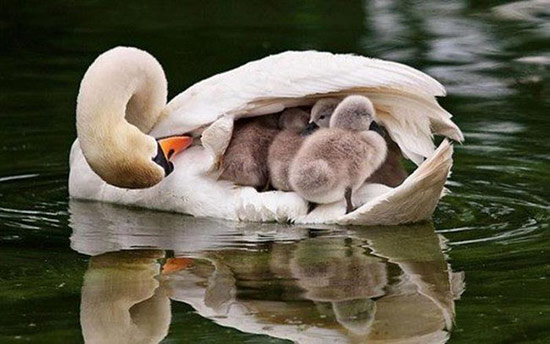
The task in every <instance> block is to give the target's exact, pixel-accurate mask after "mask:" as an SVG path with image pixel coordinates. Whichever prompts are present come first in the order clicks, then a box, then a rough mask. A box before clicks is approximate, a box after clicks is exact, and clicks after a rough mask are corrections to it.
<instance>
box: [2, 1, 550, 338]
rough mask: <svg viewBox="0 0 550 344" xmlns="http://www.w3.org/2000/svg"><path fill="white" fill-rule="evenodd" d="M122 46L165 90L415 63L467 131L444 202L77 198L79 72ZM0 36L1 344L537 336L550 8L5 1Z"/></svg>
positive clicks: (547, 192) (545, 317)
mask: <svg viewBox="0 0 550 344" xmlns="http://www.w3.org/2000/svg"><path fill="white" fill-rule="evenodd" d="M117 45H128V46H136V47H140V48H142V49H145V50H147V51H149V52H151V53H152V54H153V55H154V56H156V57H157V58H158V60H159V61H160V62H161V64H162V65H163V67H164V69H165V72H166V75H167V77H168V81H169V92H170V97H173V96H175V95H176V94H178V93H179V92H181V91H182V90H184V89H186V88H187V87H189V86H190V85H192V84H193V83H195V82H198V81H200V80H201V79H203V78H206V77H208V76H211V75H213V74H216V73H219V72H222V71H225V70H227V69H230V68H233V67H236V66H239V65H241V64H243V63H245V62H247V61H250V60H253V59H257V58H261V57H263V56H266V55H269V54H272V53H277V52H281V51H285V50H291V49H294V50H307V49H316V50H326V51H332V52H346V53H357V54H361V55H366V56H372V57H379V58H385V59H390V60H395V61H399V62H403V63H406V64H408V65H411V66H413V67H415V68H418V69H420V70H422V71H424V72H426V73H428V74H430V75H432V76H434V77H435V78H437V79H438V80H439V81H441V82H442V83H443V84H444V85H445V86H446V88H447V90H448V96H447V97H446V98H443V99H441V100H440V102H441V104H442V105H443V106H444V107H445V108H446V109H447V110H449V111H450V112H451V113H452V114H454V116H455V117H454V121H455V122H456V123H457V124H458V125H459V126H460V127H461V128H462V130H463V131H464V133H465V136H466V142H465V143H464V144H463V145H457V146H456V147H455V155H454V167H453V174H452V177H451V179H450V181H449V183H448V185H447V186H448V188H449V189H450V190H451V191H452V193H451V194H450V195H449V196H447V197H445V198H444V199H443V200H442V202H441V203H440V205H439V207H438V209H437V211H436V213H435V215H434V218H433V222H430V223H424V224H418V225H413V226H401V227H386V228H384V227H376V228H360V227H350V228H325V229H312V228H304V227H292V226H282V225H260V224H248V225H238V224H234V223H227V222H224V221H217V220H206V219H193V218H190V217H186V216H182V215H176V214H165V213H157V212H152V211H146V210H139V209H128V208H122V207H117V206H111V205H104V204H97V203H83V202H75V201H69V199H68V192H67V178H68V152H69V148H70V145H71V144H72V142H73V140H74V138H75V135H76V133H75V128H74V116H75V113H74V109H75V100H76V95H77V91H78V87H79V82H80V79H81V77H82V75H83V74H84V72H85V70H86V68H87V66H88V65H89V64H90V63H91V62H92V61H93V60H94V59H95V57H96V56H97V55H98V54H100V53H101V52H103V51H105V50H107V49H109V48H112V47H114V46H117ZM0 46H1V47H0V343H20V342H32V343H79V342H83V341H84V339H85V338H86V340H87V341H88V342H90V343H155V342H159V341H162V343H222V342H223V343H241V342H244V343H270V342H279V341H284V340H283V339H284V338H290V339H294V340H301V341H304V342H308V341H309V342H323V341H325V342H337V341H340V342H351V343H359V342H365V341H366V340H367V339H366V338H370V339H378V340H380V341H383V340H387V339H394V340H396V341H397V340H405V339H410V340H414V341H413V342H417V343H440V342H446V341H448V342H449V343H550V285H549V283H550V255H549V254H548V249H549V247H548V245H549V244H550V240H549V239H550V234H549V232H548V227H549V223H550V4H548V3H546V4H544V3H543V2H542V1H522V2H519V3H514V4H506V3H505V2H503V1H466V0H464V1H397V0H396V1H391V0H389V1H346V2H343V1H320V2H314V1H305V2H299V1H258V2H255V1H242V2H241V1H239V2H236V1H204V2H191V1H183V2H144V1H135V2H125V1H119V2H115V1H102V0H99V1H86V2H68V1H42V2H38V1H28V2H21V1H10V0H8V1H2V2H1V3H0ZM174 258H175V259H174ZM170 264H176V266H179V267H180V269H179V270H178V271H175V272H172V273H161V271H160V270H161V267H162V266H164V267H165V268H166V267H167V266H169V265H170ZM178 264H179V265H178Z"/></svg>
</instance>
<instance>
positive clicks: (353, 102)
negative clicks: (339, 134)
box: [330, 96, 375, 131]
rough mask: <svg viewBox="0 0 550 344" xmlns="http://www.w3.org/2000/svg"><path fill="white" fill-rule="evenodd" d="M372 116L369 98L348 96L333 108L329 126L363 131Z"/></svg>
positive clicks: (372, 111)
mask: <svg viewBox="0 0 550 344" xmlns="http://www.w3.org/2000/svg"><path fill="white" fill-rule="evenodd" d="M374 116H375V109H374V105H373V104H372V102H371V101H370V99H369V98H367V97H364V96H348V97H346V98H345V99H344V100H342V102H341V103H340V104H338V106H337V107H336V109H335V110H334V113H333V114H332V117H331V118H330V127H334V128H343V129H348V130H355V131H365V130H369V128H370V125H371V123H372V122H373V120H374Z"/></svg>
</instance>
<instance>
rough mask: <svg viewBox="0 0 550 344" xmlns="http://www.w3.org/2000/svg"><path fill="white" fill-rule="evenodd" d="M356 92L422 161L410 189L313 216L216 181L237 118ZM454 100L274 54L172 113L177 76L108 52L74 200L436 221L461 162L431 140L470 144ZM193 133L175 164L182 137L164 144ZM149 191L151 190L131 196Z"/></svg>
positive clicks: (396, 76)
mask: <svg viewBox="0 0 550 344" xmlns="http://www.w3.org/2000/svg"><path fill="white" fill-rule="evenodd" d="M348 94H363V95H365V96H368V97H369V98H370V99H371V100H372V102H373V103H374V105H375V107H376V110H377V116H376V121H377V122H379V123H381V124H383V125H384V126H385V127H386V129H387V131H388V133H389V135H390V136H391V138H392V139H393V140H394V141H395V142H396V143H397V144H399V146H400V148H401V150H402V151H403V154H404V155H405V156H406V157H407V158H409V159H411V160H412V161H414V162H415V163H416V164H417V165H419V167H418V168H417V170H416V171H415V172H414V173H413V174H412V175H411V176H409V177H408V178H407V180H406V181H405V182H404V183H403V184H402V185H400V186H399V187H397V188H395V189H391V188H388V187H385V186H382V185H379V184H370V185H364V186H363V187H362V188H361V189H359V190H358V191H357V192H356V195H355V196H354V197H355V198H354V204H362V206H360V207H359V208H358V209H356V210H355V211H353V212H351V213H349V214H345V206H344V204H343V202H339V203H333V204H327V205H322V206H320V207H318V208H316V209H315V210H314V211H313V212H311V213H309V214H308V213H307V208H308V207H307V202H306V201H304V200H303V199H302V198H300V197H299V196H298V195H297V194H295V193H293V192H281V191H270V192H262V193H259V192H257V191H256V190H255V189H253V188H250V187H235V185H233V184H232V183H230V182H226V181H217V180H216V167H217V163H218V162H219V159H220V158H221V156H222V155H223V153H224V150H225V148H226V147H227V144H228V143H229V140H230V138H231V132H232V128H233V121H234V120H235V119H238V118H242V117H251V116H260V115H265V114H270V113H274V112H278V111H281V110H283V109H284V108H286V107H293V106H302V105H312V104H314V103H315V101H316V100H317V99H319V98H324V97H330V96H338V97H342V96H345V95H348ZM443 95H445V90H444V88H443V86H441V84H439V83H438V82H437V81H435V80H434V79H432V78H431V77H429V76H427V75H426V74H424V73H422V72H420V71H418V70H415V69H413V68H411V67H408V66H405V65H402V64H398V63H394V62H388V61H382V60H378V59H369V58H365V57H360V56H352V55H334V54H331V53H323V52H315V51H306V52H285V53H281V54H278V55H273V56H269V57H266V58H264V59H261V60H258V61H254V62H250V63H248V64H246V65H243V66H241V67H239V68H236V69H234V70H231V71H228V72H225V73H222V74H218V75H215V76H213V77H211V78H208V79H206V80H203V81H201V82H199V83H197V84H195V85H193V86H192V87H190V88H189V89H187V90H186V91H184V92H182V93H181V94H179V95H178V96H177V97H175V98H174V99H173V100H172V101H171V102H170V103H168V105H166V106H164V103H165V102H166V79H165V76H164V73H163V71H162V68H161V67H160V65H159V64H158V62H157V61H156V60H155V59H154V58H153V57H152V56H151V55H149V54H148V53H146V52H144V51H141V50H138V49H135V48H123V47H118V48H114V49H112V50H109V51H107V52H105V53H104V54H102V55H101V56H100V57H98V58H97V59H96V61H94V63H93V64H92V65H91V66H90V68H89V69H88V71H87V72H86V75H85V76H84V78H83V80H82V84H81V88H80V93H79V96H78V106H77V130H78V139H77V140H76V141H75V143H74V144H73V146H72V149H71V156H70V176H69V194H70V196H71V197H72V198H76V199H89V200H97V201H106V202H111V203H119V204H126V205H133V206H140V207H146V208H152V209H159V210H167V211H174V212H180V213H186V214H190V215H194V216H208V217H216V218H223V219H230V220H242V221H278V222H286V221H294V222H297V223H339V224H386V225H392V224H400V223H407V222H415V221H420V220H424V219H427V218H429V217H430V216H431V215H432V213H433V211H434V209H435V206H436V205H437V203H438V201H439V198H440V196H441V194H442V191H443V189H444V188H443V185H444V183H445V181H446V179H447V176H448V174H449V171H450V168H451V166H452V158H451V156H452V146H451V145H450V143H449V142H448V141H447V140H445V141H443V143H442V144H441V145H440V146H439V148H438V149H437V150H436V149H435V146H434V143H433V141H432V135H433V134H434V133H435V134H440V135H444V136H448V137H450V138H452V139H454V140H457V141H462V140H463V135H462V133H461V131H460V129H459V128H458V127H457V126H456V125H455V124H454V123H453V122H452V121H451V119H450V118H451V115H450V114H449V113H448V112H446V111H445V110H444V109H443V108H441V107H440V106H439V104H438V103H437V100H436V98H435V97H436V96H443ZM432 131H433V133H432ZM183 134H187V135H189V136H191V135H192V136H199V135H200V144H199V145H195V146H193V147H190V148H189V149H187V150H186V151H185V152H183V153H181V154H178V155H176V156H174V157H172V158H171V159H170V160H171V162H170V161H167V158H170V154H168V152H167V151H168V150H169V149H170V147H169V146H170V144H171V143H172V142H169V143H166V142H163V141H161V140H159V141H160V142H159V141H157V142H155V139H154V138H157V139H158V138H163V137H167V136H173V135H179V136H176V138H175V140H176V147H175V149H176V150H181V149H184V148H185V147H186V146H187V145H188V144H189V141H190V140H189V138H188V137H186V136H181V135H183ZM159 144H160V146H159ZM159 147H160V148H159ZM161 153H162V154H161ZM424 158H427V160H425V161H424ZM163 159H164V160H163ZM171 163H173V166H174V168H173V172H172V171H171V170H172V168H171ZM94 171H95V172H94ZM170 172H171V173H170ZM96 173H97V174H96ZM169 173H170V174H169ZM98 174H99V175H101V177H102V178H103V179H102V178H100V177H99V176H98ZM168 174H169V175H168ZM104 180H107V181H108V182H109V183H110V184H112V185H118V186H121V187H125V188H119V187H115V186H112V185H109V184H107V183H106V182H105V181H104ZM151 185H154V186H152V187H150V186H151ZM143 187H148V188H145V189H137V190H131V189H128V188H143Z"/></svg>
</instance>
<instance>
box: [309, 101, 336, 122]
mask: <svg viewBox="0 0 550 344" xmlns="http://www.w3.org/2000/svg"><path fill="white" fill-rule="evenodd" d="M341 101H342V100H341V99H338V98H323V99H321V100H318V101H317V102H316V103H315V105H313V107H312V108H311V120H310V122H312V123H315V124H317V125H318V126H319V127H320V128H328V127H329V124H330V117H331V116H332V113H333V112H334V109H336V107H337V106H338V104H340V102H341Z"/></svg>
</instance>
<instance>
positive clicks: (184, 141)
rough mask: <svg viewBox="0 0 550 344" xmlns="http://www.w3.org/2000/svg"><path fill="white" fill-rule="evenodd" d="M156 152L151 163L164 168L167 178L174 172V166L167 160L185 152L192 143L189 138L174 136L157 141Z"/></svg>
mask: <svg viewBox="0 0 550 344" xmlns="http://www.w3.org/2000/svg"><path fill="white" fill-rule="evenodd" d="M157 143H158V152H157V156H155V157H154V158H153V161H154V162H156V163H157V164H158V165H160V166H161V167H162V168H164V174H165V176H168V175H169V174H170V173H172V171H173V170H174V164H172V162H170V161H169V160H170V159H171V158H172V157H173V156H174V155H176V154H178V153H179V152H181V151H183V150H185V149H186V148H187V147H189V146H190V145H191V144H192V143H193V138H192V137H190V136H184V135H176V136H169V137H165V138H162V139H158V140H157Z"/></svg>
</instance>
